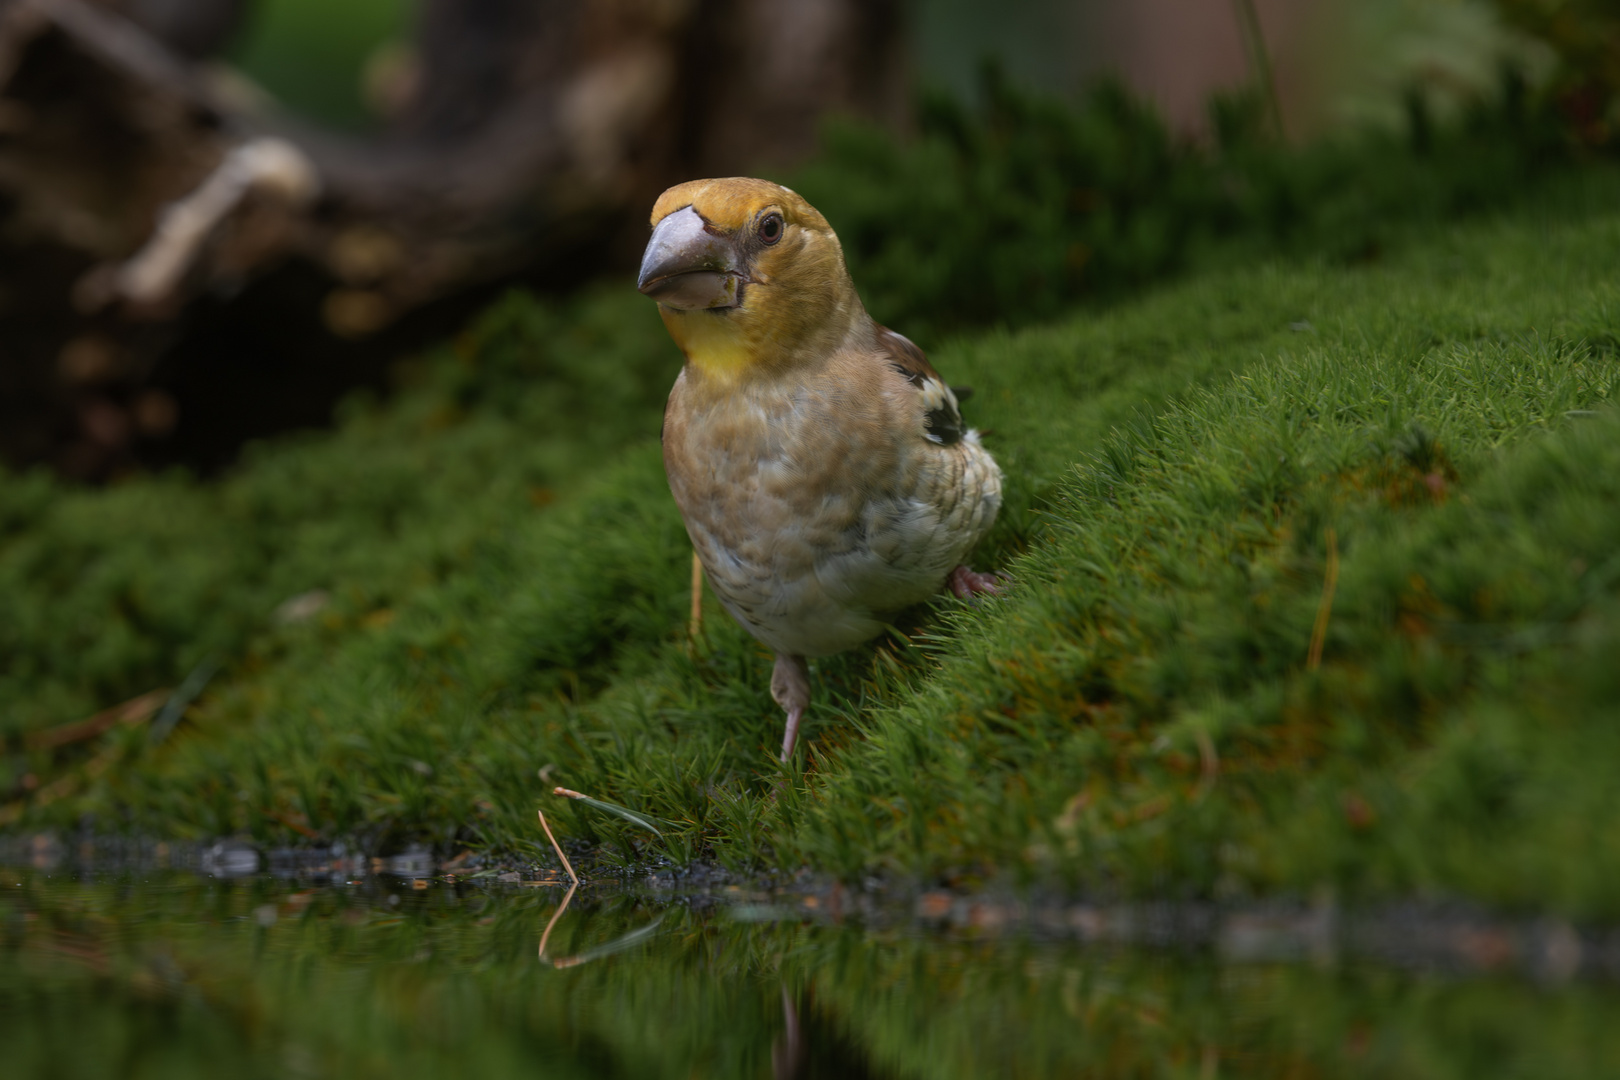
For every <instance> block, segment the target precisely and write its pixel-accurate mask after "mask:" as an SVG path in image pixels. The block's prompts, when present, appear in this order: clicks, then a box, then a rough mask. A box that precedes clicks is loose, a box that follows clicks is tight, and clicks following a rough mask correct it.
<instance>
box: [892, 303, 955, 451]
mask: <svg viewBox="0 0 1620 1080" xmlns="http://www.w3.org/2000/svg"><path fill="white" fill-rule="evenodd" d="M877 338H878V347H879V348H881V349H882V350H883V351H884V352H885V353H886V354H887V355H888V359H889V365H890V366H891V367H893V368H894V369H895V370H896V371H898V372H899V373H900V374H902V375H904V376H905V377H906V381H907V382H909V383H911V385H912V386H915V387H916V388H917V392H918V394H919V395H920V396H921V397H922V400H923V405H924V406H925V408H926V409H927V412H926V413H925V414H924V422H925V423H926V424H927V425H928V431H927V436H928V438H929V439H930V440H931V441H933V442H937V443H939V444H941V445H942V446H952V445H954V444H956V443H959V442H961V441H962V434H963V432H964V431H966V427H965V426H964V425H963V423H962V414H961V412H960V411H959V410H958V408H957V402H956V395H955V394H954V393H952V390H951V388H950V387H949V386H946V385H945V380H944V379H942V378H940V377H939V372H937V371H935V370H934V365H933V364H930V363H929V362H928V357H927V356H926V355H924V354H923V351H922V350H921V349H919V348H917V346H916V345H915V344H913V343H912V341H911V339H910V338H908V337H906V336H905V335H904V334H897V333H895V332H894V331H893V330H890V329H889V328H888V327H886V326H880V327H878V328H877ZM969 392H970V393H971V391H969Z"/></svg>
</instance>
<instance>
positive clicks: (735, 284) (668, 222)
mask: <svg viewBox="0 0 1620 1080" xmlns="http://www.w3.org/2000/svg"><path fill="white" fill-rule="evenodd" d="M703 225H704V222H703V218H702V216H701V215H700V214H699V213H698V212H697V211H696V210H694V209H692V208H691V207H690V206H687V207H683V208H682V209H680V210H677V211H675V212H674V213H673V214H670V215H668V216H667V217H665V218H664V220H662V221H660V222H659V223H658V225H657V227H656V228H654V229H653V234H652V239H651V240H649V241H647V251H646V254H644V255H642V257H641V275H640V277H639V278H638V279H637V281H636V288H638V289H640V290H641V291H642V292H643V293H645V294H646V295H648V296H650V297H652V298H653V299H654V300H657V301H658V302H659V303H660V304H664V305H666V306H668V307H672V308H681V309H683V310H686V311H698V310H701V309H703V308H728V307H736V306H737V304H738V292H739V285H740V284H741V283H742V280H743V279H742V272H741V270H740V268H739V266H738V259H737V249H736V248H735V247H734V246H733V245H732V243H731V241H729V240H727V239H726V238H725V237H723V236H716V235H714V234H713V233H711V232H709V231H708V230H707V229H705V228H704V227H703Z"/></svg>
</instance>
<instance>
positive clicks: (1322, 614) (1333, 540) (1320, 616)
mask: <svg viewBox="0 0 1620 1080" xmlns="http://www.w3.org/2000/svg"><path fill="white" fill-rule="evenodd" d="M1338 586H1339V538H1338V537H1337V536H1336V535H1334V532H1333V530H1332V529H1329V530H1328V531H1327V577H1326V579H1325V580H1324V581H1323V582H1322V602H1321V603H1320V604H1318V605H1317V606H1316V625H1315V626H1313V627H1312V628H1311V650H1310V652H1309V653H1308V654H1307V655H1306V658H1305V670H1306V671H1315V670H1316V669H1317V668H1319V667H1321V666H1322V646H1323V645H1324V644H1325V643H1326V642H1327V628H1328V616H1329V615H1331V614H1333V590H1334V589H1336V588H1338Z"/></svg>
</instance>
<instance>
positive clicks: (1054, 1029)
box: [0, 868, 1620, 1078]
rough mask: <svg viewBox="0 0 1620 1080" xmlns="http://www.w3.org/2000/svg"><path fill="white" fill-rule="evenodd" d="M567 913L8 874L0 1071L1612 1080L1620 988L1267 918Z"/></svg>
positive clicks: (364, 883)
mask: <svg viewBox="0 0 1620 1080" xmlns="http://www.w3.org/2000/svg"><path fill="white" fill-rule="evenodd" d="M565 895H566V889H565V887H564V886H563V885H562V884H560V883H555V882H544V881H541V882H536V881H528V882H523V881H519V882H511V881H506V882H502V881H499V880H497V879H496V878H494V877H489V878H484V879H475V880H470V881H469V880H465V879H463V880H459V881H447V880H445V879H444V878H443V877H437V878H413V877H411V876H408V875H407V876H389V875H377V874H369V875H366V876H365V877H363V878H356V879H355V880H354V881H352V882H351V881H347V880H342V879H341V878H340V879H339V880H336V881H331V882H329V883H326V884H320V885H310V884H301V883H299V882H297V881H288V880H287V879H285V878H275V877H271V876H268V875H264V876H258V875H254V876H246V877H241V878H234V879H233V878H223V877H219V878H213V877H208V876H200V875H197V874H194V873H183V872H177V871H167V872H165V871H147V872H142V873H123V874H109V875H93V876H92V875H85V874H73V873H64V872H61V871H42V870H38V869H32V868H22V869H3V868H0V1047H3V1051H0V1060H3V1061H4V1074H5V1075H7V1076H15V1077H90V1076H121V1077H124V1076H127V1077H146V1076H151V1077H159V1076H161V1077H184V1076H211V1077H216V1076H232V1077H256V1076H267V1077H268V1076H295V1077H296V1076H309V1077H327V1076H330V1077H372V1076H376V1077H384V1076H387V1077H401V1076H478V1077H504V1076H546V1077H574V1076H578V1077H616V1076H624V1077H638V1078H652V1077H666V1076H667V1077H682V1078H686V1077H800V1078H810V1077H863V1076H866V1077H930V1078H949V1077H989V1076H995V1077H1024V1076H1027V1077H1042V1076H1086V1077H1216V1076H1221V1077H1269V1076H1278V1077H1284V1076H1286V1077H1338V1076H1369V1077H1370V1076H1377V1077H1436V1078H1439V1077H1469V1078H1477V1077H1497V1076H1502V1077H1509V1076H1513V1077H1536V1078H1546V1077H1561V1076H1568V1077H1593V1076H1605V1075H1620V992H1617V987H1616V985H1615V984H1614V982H1613V981H1612V980H1611V979H1609V978H1605V977H1602V976H1601V975H1599V976H1597V977H1589V976H1586V975H1581V974H1576V975H1574V976H1573V977H1571V975H1570V972H1569V970H1567V969H1566V970H1562V971H1550V972H1549V971H1542V972H1541V973H1540V975H1539V976H1538V975H1537V973H1536V972H1535V971H1534V970H1529V969H1526V968H1525V967H1523V966H1518V967H1513V966H1511V965H1510V966H1506V967H1502V968H1501V969H1499V970H1497V971H1495V972H1494V973H1492V972H1489V971H1481V970H1480V969H1479V968H1480V965H1477V964H1476V965H1473V966H1472V967H1470V966H1468V965H1466V964H1457V963H1446V962H1443V961H1433V958H1430V960H1429V961H1424V962H1413V963H1399V962H1397V963H1389V962H1383V961H1376V960H1370V959H1366V958H1364V957H1363V958H1358V957H1357V956H1355V955H1347V954H1346V953H1345V952H1344V951H1343V950H1342V949H1339V948H1335V947H1332V945H1331V942H1327V941H1326V940H1325V939H1322V938H1320V937H1319V936H1313V935H1312V934H1311V933H1309V932H1306V933H1304V934H1303V935H1301V934H1292V935H1290V934H1287V933H1285V934H1283V935H1282V936H1281V937H1278V936H1276V935H1273V937H1272V938H1267V937H1266V935H1265V933H1264V932H1263V931H1264V928H1265V927H1264V921H1263V920H1261V922H1259V923H1254V925H1252V926H1251V931H1253V933H1251V935H1250V938H1249V939H1245V938H1241V935H1240V937H1239V938H1236V939H1235V938H1233V936H1232V934H1231V933H1227V934H1226V936H1225V937H1224V938H1223V937H1219V936H1217V937H1216V938H1213V939H1208V940H1204V941H1201V942H1200V941H1196V940H1195V941H1193V942H1192V943H1191V944H1186V943H1183V944H1173V943H1172V944H1168V945H1160V946H1151V945H1143V944H1135V945H1120V944H1118V943H1107V942H1099V941H1097V940H1090V941H1087V940H1084V938H1086V937H1087V936H1088V935H1087V934H1085V933H1081V932H1080V931H1084V930H1086V926H1084V925H1079V929H1078V930H1077V929H1076V927H1075V926H1073V925H1071V926H1068V927H1067V928H1065V927H1063V926H1048V927H1046V928H1044V929H1043V928H1042V927H1041V926H1040V925H1038V924H1037V923H1035V922H1031V921H1029V920H1026V921H1025V922H1024V923H1021V924H1019V925H1018V926H1016V927H1010V926H1001V928H1000V929H999V930H998V929H997V927H998V925H1000V924H1001V923H1002V921H1003V920H1002V918H1001V916H998V915H996V914H995V909H994V908H993V907H984V908H973V907H971V904H970V906H969V907H968V908H964V907H963V906H962V902H956V901H948V899H940V898H937V897H936V898H924V900H923V901H922V902H921V903H919V904H913V905H911V906H908V907H907V908H906V909H905V912H903V913H902V914H900V915H898V916H895V917H881V916H874V915H873V914H872V910H871V908H870V906H868V907H867V908H865V909H864V910H865V912H866V914H865V915H864V916H863V917H860V918H852V917H850V912H854V911H857V910H858V909H859V908H860V906H859V905H856V904H853V903H851V904H848V905H843V906H840V905H839V904H837V903H834V904H829V903H828V897H827V896H826V895H825V894H823V895H821V896H819V897H818V896H813V895H812V896H793V895H787V894H777V895H764V894H755V895H750V894H748V893H745V892H743V891H740V890H737V889H735V888H733V889H731V890H729V891H727V890H724V889H722V890H720V891H718V892H717V893H697V894H694V893H689V892H683V891H681V890H679V889H670V888H663V889H635V890H632V889H627V888H624V887H622V886H604V885H596V886H591V885H587V886H586V887H585V888H583V889H581V890H580V891H578V892H577V893H576V894H575V895H574V896H573V898H572V902H571V903H569V904H568V906H567V908H566V910H561V913H560V914H559V909H560V907H561V903H562V901H563V899H564V897H565ZM834 899H836V898H834ZM948 902H949V903H950V904H951V905H952V906H951V909H950V910H951V911H954V912H955V916H951V915H949V914H948V913H947V911H946V909H945V907H943V906H941V905H945V904H947V903H948ZM930 905H932V906H933V908H934V909H937V910H933V909H931V908H930ZM829 907H835V908H840V909H839V910H832V911H830V910H829ZM964 910H965V911H967V912H968V914H967V915H966V916H962V912H963V911H964ZM986 912H988V914H986ZM929 916H938V918H937V919H933V920H932V921H931V920H930V918H929ZM1097 917H1101V916H1097ZM1069 922H1071V923H1078V924H1084V923H1085V922H1086V920H1085V919H1084V918H1081V919H1078V920H1074V919H1071V920H1069ZM1229 922H1230V920H1229ZM1251 923H1253V920H1251ZM1230 925H1233V926H1242V925H1247V924H1242V923H1231V924H1230ZM548 928H549V935H547V931H548ZM1090 929H1091V930H1095V929H1096V927H1095V926H1092V927H1091V928H1090ZM1229 929H1230V926H1229ZM1306 929H1307V931H1308V930H1309V927H1308V926H1307V927H1306ZM1254 934H1258V935H1259V936H1258V937H1255V936H1254ZM543 936H544V937H545V942H544V952H543V953H542V951H541V949H542V944H541V943H542V937H543ZM1089 936H1090V937H1092V938H1093V939H1094V938H1095V937H1096V935H1095V934H1090V935H1089ZM1137 936H1138V938H1140V937H1141V936H1143V935H1140V934H1139V935H1137ZM1147 936H1150V937H1151V936H1152V935H1151V934H1149V935H1147ZM1170 936H1172V937H1173V936H1174V935H1170ZM1194 937H1196V935H1194ZM1476 937H1477V935H1476ZM1251 939H1252V940H1251ZM1459 940H1468V941H1473V940H1475V939H1474V938H1466V939H1464V938H1459ZM1223 941H1224V942H1225V944H1222V942H1223ZM1234 941H1236V942H1237V944H1236V945H1234ZM1242 941H1249V945H1248V946H1243V945H1242ZM1268 941H1270V942H1271V943H1272V944H1271V945H1270V946H1268V945H1267V944H1266V943H1267V942H1268ZM1256 942H1258V943H1259V944H1258V945H1257V944H1256ZM1278 942H1281V945H1280V946H1278V944H1277V943H1278ZM1480 948H1484V949H1486V952H1485V953H1482V954H1481V955H1482V956H1485V957H1486V959H1489V955H1494V954H1490V953H1489V942H1488V941H1486V943H1485V945H1482V946H1480ZM1486 966H1489V965H1486ZM1543 966H1545V965H1543Z"/></svg>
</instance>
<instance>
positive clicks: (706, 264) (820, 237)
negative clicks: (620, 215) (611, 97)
mask: <svg viewBox="0 0 1620 1080" xmlns="http://www.w3.org/2000/svg"><path fill="white" fill-rule="evenodd" d="M652 226H653V232H652V239H651V240H649V241H648V243H647V251H646V254H645V255H643V256H642V260H641V275H640V279H639V281H638V282H637V285H638V287H639V288H640V289H641V291H642V292H644V293H646V294H647V295H648V296H650V297H652V298H653V299H655V300H657V301H658V310H659V313H660V314H661V315H662V316H663V318H664V325H665V326H667V327H668V328H669V333H670V336H671V337H673V338H674V339H675V344H677V345H679V346H680V348H681V351H682V352H683V353H685V354H686V358H687V360H688V362H689V363H690V364H691V365H692V366H693V367H695V368H696V369H697V370H698V371H700V372H701V373H702V374H703V376H704V377H705V378H712V379H716V380H719V381H720V382H721V383H732V382H735V381H736V380H738V379H740V378H745V377H748V376H751V375H754V374H758V373H763V372H767V371H778V370H784V369H786V368H790V367H792V366H794V365H795V364H797V363H799V362H802V361H804V360H806V359H808V358H811V357H816V356H825V355H828V354H829V353H831V352H832V351H833V350H834V349H836V348H837V347H838V345H839V344H840V343H842V342H843V340H844V339H845V338H846V337H847V336H848V334H849V332H850V330H851V328H852V327H854V326H856V325H857V324H858V322H859V320H861V319H862V318H864V315H865V309H863V308H862V307H861V303H860V300H859V298H858V297H857V296H856V294H855V287H854V285H853V284H852V283H851V282H850V279H849V271H848V270H846V269H845V268H844V252H843V249H842V248H841V247H840V246H839V244H838V237H837V236H836V235H835V234H834V233H833V231H832V227H831V226H830V225H828V224H827V219H826V218H824V217H822V216H821V215H820V214H819V213H817V212H816V208H815V207H813V206H811V205H810V204H809V203H807V202H805V201H804V199H802V198H800V197H799V195H798V194H796V193H795V192H793V191H792V190H790V189H788V188H785V187H782V186H781V185H780V184H773V183H771V182H770V181H768V180H750V179H746V178H741V177H735V178H731V179H725V180H693V181H690V182H688V183H685V184H677V185H676V186H675V187H672V188H670V189H669V190H668V191H666V192H664V194H663V195H661V196H659V199H658V202H657V203H656V204H655V205H654V206H653V212H652Z"/></svg>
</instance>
